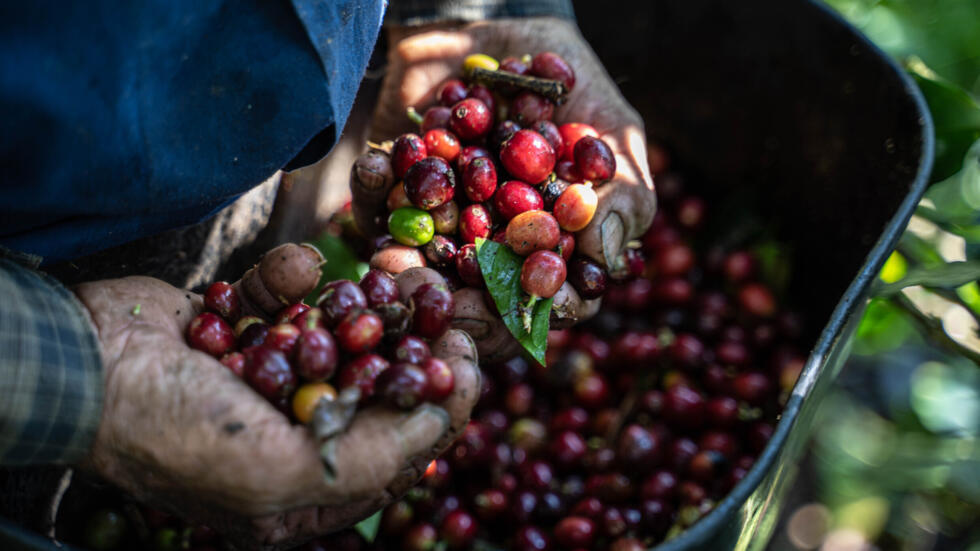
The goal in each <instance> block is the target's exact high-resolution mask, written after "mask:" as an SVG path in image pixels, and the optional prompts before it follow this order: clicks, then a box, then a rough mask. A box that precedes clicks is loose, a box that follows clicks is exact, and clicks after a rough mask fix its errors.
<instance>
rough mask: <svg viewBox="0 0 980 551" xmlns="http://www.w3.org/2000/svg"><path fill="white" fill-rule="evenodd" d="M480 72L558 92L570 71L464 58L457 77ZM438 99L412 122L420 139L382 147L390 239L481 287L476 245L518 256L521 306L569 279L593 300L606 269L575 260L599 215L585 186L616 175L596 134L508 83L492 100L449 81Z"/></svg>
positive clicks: (569, 81)
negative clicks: (387, 150)
mask: <svg viewBox="0 0 980 551" xmlns="http://www.w3.org/2000/svg"><path fill="white" fill-rule="evenodd" d="M477 68H479V69H485V70H487V71H502V72H506V73H509V74H512V75H520V76H532V77H538V78H540V79H548V80H550V81H552V82H554V83H556V84H557V83H561V85H563V86H564V87H565V88H564V89H565V90H567V91H570V90H571V89H572V88H573V87H574V85H575V73H574V71H573V69H572V67H571V66H570V65H569V64H568V63H567V62H566V61H565V60H564V59H562V58H561V57H560V56H558V55H557V54H554V53H551V52H542V53H539V54H537V55H535V56H533V57H531V56H525V57H524V58H522V59H518V58H515V57H508V58H505V59H504V60H502V61H500V62H499V63H498V62H497V61H496V60H494V59H492V58H490V57H489V56H486V55H483V54H475V55H472V56H469V57H468V58H466V60H465V61H464V66H463V72H464V74H467V75H469V74H472V71H473V70H474V69H477ZM436 99H437V101H438V103H439V105H438V106H436V107H431V108H429V109H428V110H427V111H426V112H425V114H424V115H421V116H420V115H417V114H416V117H417V121H418V122H419V124H420V128H421V135H419V134H413V133H411V134H403V135H401V136H398V137H397V138H396V139H395V140H394V142H393V144H392V146H391V163H392V170H393V172H394V177H395V179H396V184H395V186H394V187H393V188H392V190H391V192H390V194H389V196H388V198H387V210H388V212H389V214H388V232H389V233H390V237H391V241H393V242H397V243H400V244H402V245H407V246H410V247H419V248H421V250H422V251H423V252H424V254H425V257H426V259H427V260H428V262H429V263H430V265H431V266H432V267H435V268H438V269H440V270H442V271H443V272H446V273H447V277H450V278H454V279H455V277H456V276H458V279H459V280H461V281H462V283H464V284H466V285H468V286H471V287H482V286H483V277H482V274H481V273H480V267H479V264H478V262H477V254H476V246H475V242H476V241H477V239H492V240H494V241H497V242H499V243H504V244H506V245H507V246H508V247H509V248H510V249H511V250H513V251H514V252H516V253H517V254H519V255H521V256H524V257H526V259H525V260H524V263H523V268H522V272H521V287H522V289H523V290H524V291H525V292H526V293H527V294H528V295H529V296H530V297H538V298H550V297H551V296H553V295H554V294H555V293H556V292H557V291H558V288H559V287H561V285H562V283H564V282H565V280H566V277H569V278H570V280H571V282H572V283H573V284H574V285H575V286H576V288H577V290H578V292H579V294H580V295H582V296H583V298H586V299H592V298H597V297H599V296H601V294H602V292H603V291H604V286H605V277H604V271H603V269H602V268H601V267H600V266H599V265H598V264H596V263H594V262H593V261H591V260H589V259H586V258H584V257H583V258H574V259H573V254H574V250H575V236H574V232H577V231H580V230H582V229H583V228H585V227H586V226H587V225H588V224H589V222H590V221H591V220H592V217H593V216H594V214H595V211H596V207H597V204H598V196H597V194H596V192H595V189H594V188H595V187H596V186H599V185H601V184H602V183H604V182H606V181H607V180H609V179H610V178H612V177H613V176H614V175H615V173H616V160H615V157H614V156H613V153H612V150H611V149H610V148H609V146H608V145H607V144H606V143H605V142H604V141H603V140H601V139H600V138H599V134H598V132H596V130H595V129H594V128H592V127H591V126H589V125H586V124H581V123H575V122H571V123H566V124H562V125H560V126H558V125H555V123H553V122H552V121H551V118H552V115H553V114H554V110H555V104H554V103H553V102H552V101H551V100H549V99H547V98H546V97H544V96H542V95H539V94H538V93H535V92H533V91H530V90H526V89H525V90H521V89H519V88H515V87H514V86H513V85H510V86H497V87H495V89H494V90H493V91H491V89H490V88H488V87H487V86H484V85H483V84H479V83H476V82H472V83H470V84H467V83H466V82H464V81H463V80H460V79H451V80H448V81H446V82H444V83H443V84H442V85H441V86H440V87H439V88H438V91H437V92H436ZM413 113H414V111H413ZM569 262H570V263H571V264H569V265H567V266H566V264H567V263H569Z"/></svg>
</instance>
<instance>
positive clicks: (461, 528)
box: [442, 510, 477, 549]
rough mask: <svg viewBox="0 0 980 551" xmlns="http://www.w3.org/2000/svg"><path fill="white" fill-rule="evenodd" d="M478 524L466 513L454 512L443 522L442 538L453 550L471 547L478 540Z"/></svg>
mask: <svg viewBox="0 0 980 551" xmlns="http://www.w3.org/2000/svg"><path fill="white" fill-rule="evenodd" d="M476 530H477V523H476V520H475V519H474V518H473V517H472V516H470V514H469V513H467V512H466V511H462V510H460V511H453V512H452V513H449V514H448V515H446V519H445V520H443V521H442V538H443V539H444V540H446V543H448V544H449V547H450V548H451V549H462V548H464V547H467V546H469V545H470V544H471V543H472V542H473V539H474V538H476Z"/></svg>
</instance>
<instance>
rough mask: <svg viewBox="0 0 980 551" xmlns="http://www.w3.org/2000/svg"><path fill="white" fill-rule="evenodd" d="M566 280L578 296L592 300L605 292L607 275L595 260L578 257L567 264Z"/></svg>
mask: <svg viewBox="0 0 980 551" xmlns="http://www.w3.org/2000/svg"><path fill="white" fill-rule="evenodd" d="M568 281H569V282H570V283H571V284H572V287H574V288H575V290H576V291H577V292H578V295H579V296H580V297H582V298H583V299H585V300H592V299H594V298H599V297H601V296H602V295H603V294H604V293H605V292H606V285H607V282H608V281H609V276H608V274H607V273H606V270H604V269H603V268H602V266H600V265H599V264H598V263H597V262H595V261H593V260H590V259H587V258H581V257H580V258H576V259H574V260H573V261H572V262H571V263H570V264H569V266H568Z"/></svg>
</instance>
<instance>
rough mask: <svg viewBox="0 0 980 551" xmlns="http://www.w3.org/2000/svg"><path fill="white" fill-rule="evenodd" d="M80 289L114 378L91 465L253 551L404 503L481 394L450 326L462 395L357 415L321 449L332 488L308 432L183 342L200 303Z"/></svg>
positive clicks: (102, 286)
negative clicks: (407, 408) (333, 475)
mask: <svg viewBox="0 0 980 551" xmlns="http://www.w3.org/2000/svg"><path fill="white" fill-rule="evenodd" d="M409 276H411V278H410V279H411V280H410V281H399V283H400V288H401V289H402V291H403V292H407V293H410V292H411V291H414V289H415V287H417V285H418V284H420V283H419V281H423V282H424V281H441V277H440V276H439V275H438V274H436V273H435V272H433V271H431V270H427V269H424V270H423V271H422V272H421V273H411V274H409ZM400 279H409V278H400ZM75 292H76V294H77V295H78V296H79V298H80V299H81V300H82V302H83V304H84V305H85V306H86V307H87V308H88V310H89V313H90V315H91V319H92V322H93V324H94V326H95V329H96V332H97V334H98V336H99V340H100V343H101V352H102V357H103V364H104V373H105V404H104V408H103V413H102V422H101V425H100V427H99V430H98V434H97V437H96V441H95V444H94V446H93V448H92V451H91V453H90V455H89V457H88V458H87V459H86V460H85V461H84V462H83V464H82V465H80V467H81V468H83V469H86V470H90V471H93V472H95V473H97V474H98V475H100V476H103V477H105V478H106V479H108V480H110V481H112V482H114V483H115V484H117V485H119V486H120V487H121V488H122V489H124V490H125V491H127V492H130V493H132V494H133V495H134V496H136V497H137V498H138V499H140V500H143V501H146V502H148V503H150V504H153V505H155V506H158V507H163V508H165V509H168V510H170V511H173V512H178V513H180V514H181V515H182V516H186V517H188V518H190V519H193V520H194V521H197V522H204V523H207V524H209V525H211V526H212V527H213V528H215V529H216V530H218V531H219V532H222V533H223V534H225V535H226V536H227V537H228V538H229V539H230V541H232V542H233V543H235V545H236V547H239V548H242V549H260V548H269V549H271V548H283V547H286V546H289V545H293V544H296V543H299V542H302V541H304V540H306V539H309V538H311V537H313V536H315V535H319V534H325V533H328V532H332V531H335V530H338V529H340V528H342V527H345V526H347V525H350V524H351V523H353V522H356V521H357V520H360V519H361V518H363V517H365V516H367V515H369V514H371V513H372V512H373V511H375V510H377V509H378V508H380V507H382V506H383V505H385V504H386V503H388V502H389V501H391V500H392V499H393V498H394V497H396V496H399V495H401V494H402V493H404V492H405V491H406V490H407V489H408V488H410V487H411V485H413V484H414V483H415V482H416V481H417V480H418V478H419V477H420V476H421V473H422V472H423V470H424V469H425V466H426V465H427V464H428V462H429V461H431V459H433V458H434V457H435V456H436V455H437V454H438V453H439V452H441V451H442V450H443V449H445V448H446V447H447V446H448V445H449V444H450V443H451V442H452V440H453V439H454V438H455V436H456V435H457V434H458V433H459V432H460V431H461V430H462V428H463V427H464V426H465V424H466V422H467V420H468V419H469V414H470V410H471V409H472V407H473V405H474V404H475V402H476V399H477V398H478V396H479V386H480V381H479V377H480V375H479V370H478V369H477V368H476V350H475V347H474V345H473V342H472V340H471V339H470V337H469V336H467V335H466V334H465V333H463V332H461V331H450V332H448V333H447V334H446V335H444V336H443V337H442V338H441V339H440V340H439V341H437V342H436V343H433V347H432V348H433V353H434V354H436V355H438V356H439V357H441V358H444V359H445V360H446V361H447V362H448V363H449V365H450V366H451V367H452V369H453V372H454V375H455V377H456V389H455V390H454V392H453V394H452V395H451V396H450V397H449V398H448V399H447V400H446V401H445V402H443V403H441V404H439V406H441V407H437V406H436V405H432V404H426V405H423V406H420V407H419V408H417V409H416V410H414V411H411V412H399V411H394V410H392V409H389V408H385V407H380V406H374V407H369V408H366V409H364V410H361V411H359V412H358V414H357V416H356V417H355V419H354V421H353V423H352V424H351V426H350V427H349V428H348V430H347V431H346V432H345V433H343V434H341V435H338V436H337V437H335V438H334V439H332V440H331V441H329V442H328V443H327V444H326V445H325V446H324V450H323V451H324V455H325V457H326V458H327V460H329V462H330V464H331V467H332V469H333V471H334V472H336V479H333V480H329V479H328V478H327V477H325V469H324V465H323V463H321V459H320V457H321V450H319V449H318V448H317V446H316V444H315V443H314V440H313V439H312V437H311V436H310V434H309V431H308V429H307V428H306V427H304V426H296V425H292V424H291V423H290V421H289V420H288V419H287V418H286V417H285V416H283V415H282V414H281V413H279V412H278V411H277V410H276V409H275V408H274V407H273V406H272V405H270V404H269V403H268V402H266V401H265V400H264V399H263V398H262V397H261V396H259V395H258V394H257V393H255V392H254V391H253V390H251V389H250V388H249V387H248V386H247V385H246V384H245V383H244V382H243V381H241V380H240V379H238V378H237V377H236V376H235V375H233V374H232V373H231V372H230V371H229V370H228V369H227V368H225V367H224V366H222V365H221V364H220V363H218V361H217V360H215V359H214V358H212V357H210V356H208V355H206V354H204V353H202V352H198V351H196V350H192V349H191V348H189V347H188V346H187V345H186V344H185V341H184V330H185V328H186V327H187V325H188V324H189V323H190V321H191V319H192V318H193V317H194V316H195V315H197V314H198V313H199V312H201V311H202V309H203V303H202V299H201V297H200V296H199V295H195V294H193V293H189V292H187V291H183V290H180V289H176V288H174V287H172V286H170V285H168V284H166V283H164V282H162V281H159V280H156V279H152V278H146V277H128V278H124V279H116V280H106V281H96V282H91V283H85V284H82V285H80V286H78V287H77V288H76V289H75ZM404 298H407V297H404ZM136 304H139V305H140V311H139V314H133V308H134V306H135V305H136ZM251 307H252V308H253V309H254V308H255V305H254V304H253V305H251Z"/></svg>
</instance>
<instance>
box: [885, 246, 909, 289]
mask: <svg viewBox="0 0 980 551" xmlns="http://www.w3.org/2000/svg"><path fill="white" fill-rule="evenodd" d="M908 268H909V263H908V262H906V261H905V257H904V256H902V253H900V252H898V251H892V254H890V255H888V260H886V261H885V264H884V265H882V267H881V273H879V274H878V279H880V280H881V281H884V282H885V283H895V282H896V281H898V280H900V279H902V278H903V277H905V274H906V273H907V272H908Z"/></svg>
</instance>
